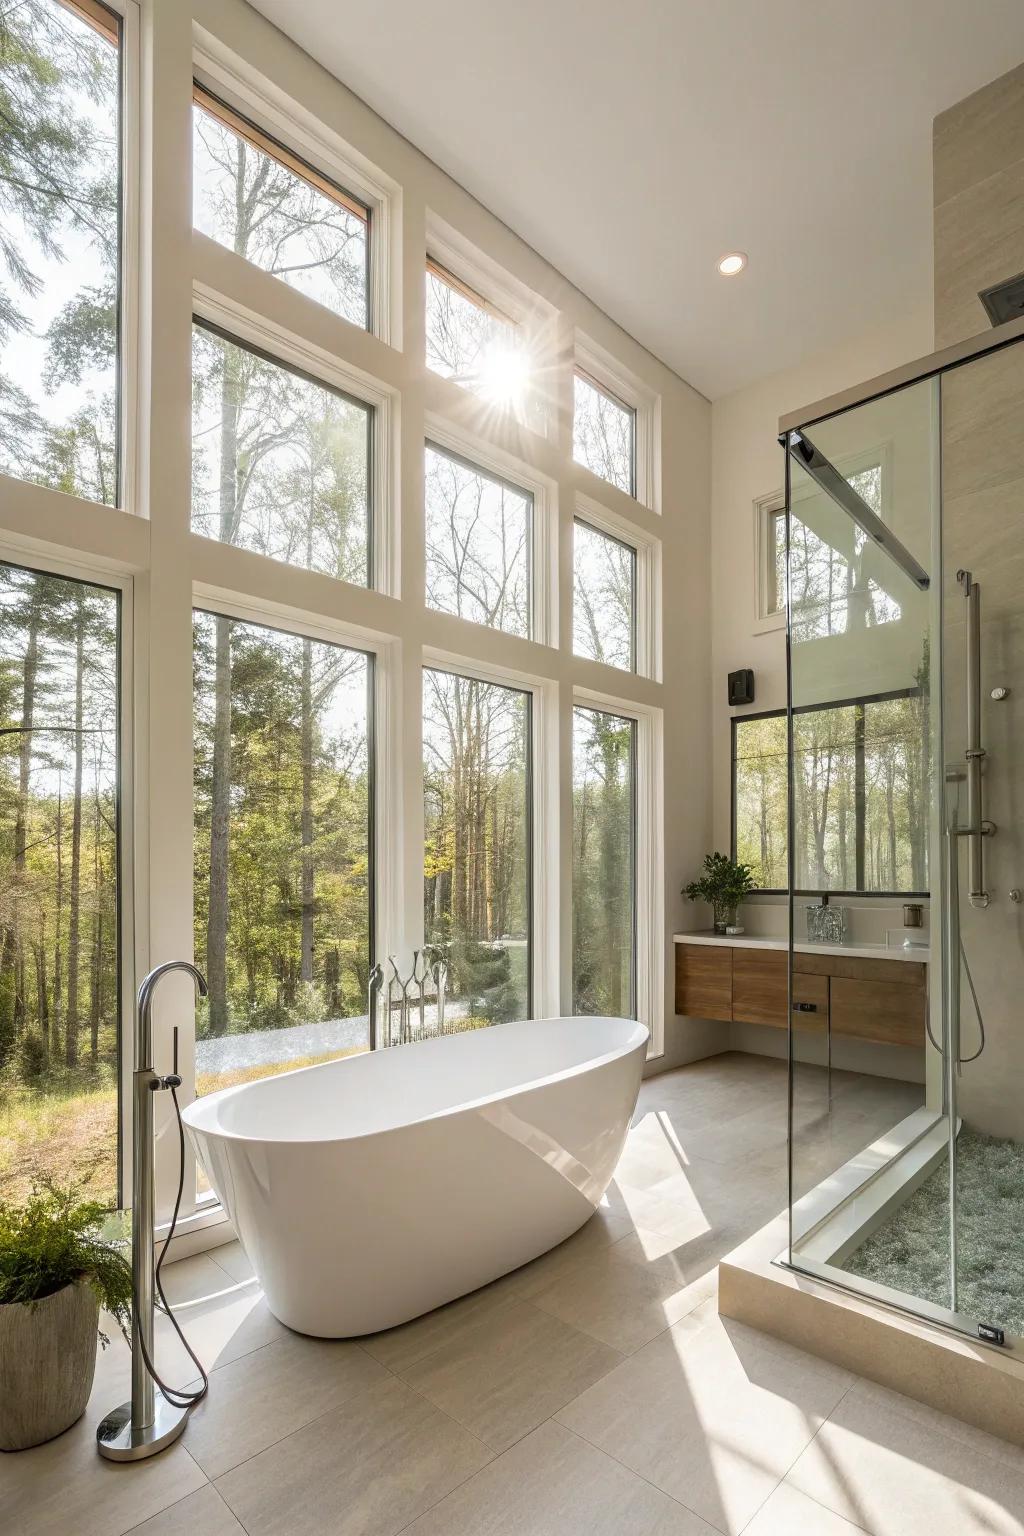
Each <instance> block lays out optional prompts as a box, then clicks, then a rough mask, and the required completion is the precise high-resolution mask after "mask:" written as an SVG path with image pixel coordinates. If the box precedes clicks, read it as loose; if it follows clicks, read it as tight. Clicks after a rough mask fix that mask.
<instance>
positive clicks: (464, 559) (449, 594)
mask: <svg viewBox="0 0 1024 1536" xmlns="http://www.w3.org/2000/svg"><path fill="white" fill-rule="evenodd" d="M424 501H425V507H426V585H427V603H428V606H429V607H431V608H435V609H437V610H439V611H440V612H441V613H453V614H457V615H458V617H459V618H462V619H469V620H471V621H472V622H473V623H475V624H486V625H487V626H488V627H489V628H491V629H501V630H504V631H505V633H506V634H511V635H529V634H530V630H531V615H530V591H531V564H532V543H533V510H534V509H533V497H532V495H531V494H530V492H529V491H524V490H521V489H520V488H519V487H518V486H515V485H513V484H511V482H509V481H507V480H502V479H499V478H498V476H496V475H492V474H489V473H487V472H486V471H485V470H482V469H480V468H478V467H477V466H476V465H474V464H471V463H470V462H469V461H468V460H466V459H462V458H459V457H458V456H457V455H455V454H452V453H449V452H447V451H446V450H444V449H442V448H438V447H436V446H435V445H434V444H432V443H428V444H427V447H426V458H425V463H424Z"/></svg>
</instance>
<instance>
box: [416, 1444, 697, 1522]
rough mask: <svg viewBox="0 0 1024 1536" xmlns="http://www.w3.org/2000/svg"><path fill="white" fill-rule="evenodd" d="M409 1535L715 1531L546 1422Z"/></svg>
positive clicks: (436, 1508) (443, 1501) (428, 1514)
mask: <svg viewBox="0 0 1024 1536" xmlns="http://www.w3.org/2000/svg"><path fill="white" fill-rule="evenodd" d="M406 1536H713V1532H712V1530H711V1527H710V1526H708V1525H706V1524H705V1523H704V1521H703V1520H701V1519H699V1518H698V1517H697V1516H696V1515H694V1514H692V1513H691V1512H690V1511H689V1510H687V1509H684V1508H683V1507H682V1505H680V1504H677V1503H676V1501H675V1500H674V1499H670V1498H669V1497H668V1495H667V1494H664V1493H661V1492H659V1490H658V1489H657V1488H652V1487H651V1485H650V1483H646V1482H644V1481H643V1479H642V1478H639V1477H637V1476H636V1475H635V1474H634V1473H632V1472H630V1471H629V1470H628V1469H627V1468H626V1467H623V1466H621V1465H620V1463H619V1462H617V1461H613V1460H612V1459H611V1457H609V1456H606V1455H605V1454H604V1452H603V1451H599V1450H597V1449H596V1448H595V1447H594V1446H592V1445H588V1444H587V1442H586V1441H585V1440H581V1439H579V1437H578V1436H577V1435H574V1434H572V1433H571V1432H570V1431H569V1430H567V1429H563V1428H562V1426H561V1425H559V1424H555V1423H551V1422H549V1423H547V1424H542V1425H541V1426H540V1428H539V1429H535V1430H534V1431H533V1433H532V1434H529V1435H527V1436H526V1439H525V1440H520V1442H519V1444H518V1445H515V1446H513V1447H512V1449H511V1450H510V1451H506V1452H505V1454H504V1456H499V1457H498V1459H497V1460H496V1461H492V1462H491V1464H490V1465H489V1466H487V1467H485V1468H484V1469H483V1471H482V1472H478V1473H477V1474H476V1476H475V1477H472V1478H470V1480H469V1482H468V1483H463V1484H462V1486H461V1488H457V1489H456V1490H455V1492H454V1493H451V1494H449V1495H448V1497H447V1498H446V1499H442V1501H441V1503H440V1504H436V1505H435V1506H434V1508H433V1509H431V1510H430V1511H428V1513H427V1514H425V1515H421V1516H420V1518H419V1519H418V1520H415V1521H414V1522H413V1523H412V1525H411V1526H409V1527H408V1530H407V1532H406Z"/></svg>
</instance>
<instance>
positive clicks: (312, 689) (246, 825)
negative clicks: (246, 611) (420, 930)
mask: <svg viewBox="0 0 1024 1536" xmlns="http://www.w3.org/2000/svg"><path fill="white" fill-rule="evenodd" d="M194 645H195V652H194V654H195V953H196V962H197V964H198V965H200V966H201V967H202V969H203V970H204V971H205V973H206V977H207V980H208V982H209V987H210V995H209V1000H208V1002H206V1003H204V1004H203V1005H202V1006H201V1008H200V1010H199V1013H198V1018H197V1039H196V1091H197V1092H198V1093H199V1094H204V1093H212V1092H214V1091H215V1090H216V1089H218V1088H224V1087H228V1086H230V1085H231V1084H233V1083H238V1082H247V1081H249V1080H250V1079H252V1078H257V1077H267V1076H270V1075H272V1074H273V1073H275V1072H281V1071H285V1070H287V1069H289V1068H291V1067H295V1066H301V1065H304V1064H308V1063H311V1062H314V1061H326V1060H328V1059H331V1058H334V1057H337V1056H347V1055H351V1054H353V1053H354V1052H356V1051H362V1050H365V1049H366V1048H367V1045H368V1035H367V1023H366V990H367V985H368V981H369V968H370V945H371V932H372V900H371V891H372V850H371V841H370V825H371V803H372V788H371V774H372V763H371V758H370V736H371V732H370V721H371V683H372V663H371V659H370V658H369V657H368V656H366V655H365V654H364V653H363V652H362V651H355V650H349V649H348V648H346V647H344V646H340V645H328V644H325V643H323V642H321V641H317V640H308V639H305V638H303V637H301V636H299V635H292V634H283V633H281V632H280V631H278V630H274V629H265V628H264V627H263V626H262V625H259V624H249V623H242V622H240V621H238V620H236V619H231V618H227V617H225V616H223V615H218V614H209V613H197V614H196V615H195V632H194Z"/></svg>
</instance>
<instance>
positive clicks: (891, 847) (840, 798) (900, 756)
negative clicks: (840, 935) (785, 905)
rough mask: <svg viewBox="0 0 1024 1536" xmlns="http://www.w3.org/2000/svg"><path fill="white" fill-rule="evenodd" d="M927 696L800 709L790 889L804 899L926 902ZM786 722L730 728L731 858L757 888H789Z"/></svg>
mask: <svg viewBox="0 0 1024 1536" xmlns="http://www.w3.org/2000/svg"><path fill="white" fill-rule="evenodd" d="M928 741H929V733H928V704H927V693H926V690H925V689H924V687H923V686H922V687H919V688H915V689H911V690H904V691H901V692H898V693H892V694H885V695H881V696H876V697H871V698H863V699H853V700H848V701H844V702H842V703H838V704H828V705H824V706H820V707H814V708H806V709H805V708H801V709H799V710H796V711H794V716H793V745H794V762H793V770H794V793H795V831H796V848H795V880H796V889H797V891H799V892H802V893H808V894H821V893H825V892H829V893H844V894H848V895H853V894H858V893H862V894H873V895H899V896H905V895H925V894H927V890H928V783H929V774H930V765H929V760H928ZM787 798H788V792H787V746H786V716H785V713H784V712H779V713H773V714H768V715H748V716H743V717H739V718H735V719H734V720H733V796H732V804H733V848H734V851H735V855H736V857H737V858H738V859H740V860H741V861H742V862H743V863H745V864H750V865H751V866H752V867H753V869H754V872H755V877H756V878H757V880H758V884H759V887H760V889H762V890H767V891H776V892H782V891H785V890H786V888H787V885H788V862H787V826H788V818H787Z"/></svg>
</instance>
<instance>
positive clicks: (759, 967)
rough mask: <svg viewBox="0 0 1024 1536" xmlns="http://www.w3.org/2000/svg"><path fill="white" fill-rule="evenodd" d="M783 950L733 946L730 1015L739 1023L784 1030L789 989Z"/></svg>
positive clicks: (785, 958)
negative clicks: (768, 1025) (767, 1025)
mask: <svg viewBox="0 0 1024 1536" xmlns="http://www.w3.org/2000/svg"><path fill="white" fill-rule="evenodd" d="M787 972H788V966H787V957H786V954H785V951H784V950H777V949H739V948H737V949H734V950H733V952H732V1016H733V1018H734V1019H735V1020H736V1021H737V1023H740V1024H774V1025H775V1026H776V1027H777V1028H780V1029H784V1028H785V1024H786V1000H787V995H788V991H789V983H788V974H787Z"/></svg>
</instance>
